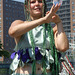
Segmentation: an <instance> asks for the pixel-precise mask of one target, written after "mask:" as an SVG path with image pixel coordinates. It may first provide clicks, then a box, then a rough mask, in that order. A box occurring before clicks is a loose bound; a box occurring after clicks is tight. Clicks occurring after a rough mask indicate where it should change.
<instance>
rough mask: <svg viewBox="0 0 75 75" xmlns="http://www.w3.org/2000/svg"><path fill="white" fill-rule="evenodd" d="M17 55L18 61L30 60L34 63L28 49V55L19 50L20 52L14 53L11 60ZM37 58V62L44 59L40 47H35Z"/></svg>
mask: <svg viewBox="0 0 75 75" xmlns="http://www.w3.org/2000/svg"><path fill="white" fill-rule="evenodd" d="M16 53H17V54H18V59H21V60H22V61H23V62H26V61H27V59H30V61H29V62H32V61H31V58H30V56H29V51H28V48H27V49H26V53H25V54H23V49H22V50H18V52H14V53H12V54H11V59H14V57H15V55H16ZM35 58H36V60H41V59H42V55H41V53H40V51H39V49H38V47H35Z"/></svg>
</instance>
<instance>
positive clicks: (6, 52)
mask: <svg viewBox="0 0 75 75" xmlns="http://www.w3.org/2000/svg"><path fill="white" fill-rule="evenodd" d="M0 56H4V57H6V58H9V57H10V53H9V52H8V51H7V50H4V49H2V44H1V41H0Z"/></svg>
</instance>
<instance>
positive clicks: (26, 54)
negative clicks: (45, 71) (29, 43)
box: [22, 49, 30, 62]
mask: <svg viewBox="0 0 75 75" xmlns="http://www.w3.org/2000/svg"><path fill="white" fill-rule="evenodd" d="M27 59H30V56H29V52H28V49H26V53H25V54H24V55H23V54H22V61H23V62H26V61H27Z"/></svg>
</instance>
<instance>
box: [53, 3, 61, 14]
mask: <svg viewBox="0 0 75 75" xmlns="http://www.w3.org/2000/svg"><path fill="white" fill-rule="evenodd" d="M60 6H61V4H60V3H59V4H57V5H56V6H55V9H54V12H55V13H56V12H57V11H58V9H59V8H60Z"/></svg>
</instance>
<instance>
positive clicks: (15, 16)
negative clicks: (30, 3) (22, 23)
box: [0, 0, 25, 52]
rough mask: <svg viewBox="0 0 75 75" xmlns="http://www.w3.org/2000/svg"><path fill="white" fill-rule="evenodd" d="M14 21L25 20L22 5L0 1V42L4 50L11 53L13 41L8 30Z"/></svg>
mask: <svg viewBox="0 0 75 75" xmlns="http://www.w3.org/2000/svg"><path fill="white" fill-rule="evenodd" d="M14 20H25V15H24V3H22V2H17V1H13V0H0V40H1V42H2V44H3V47H4V49H5V50H8V51H10V52H11V51H13V49H14V46H15V43H14V39H13V38H11V37H10V36H9V34H8V29H9V27H10V25H11V23H12V22H13V21H14Z"/></svg>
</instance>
